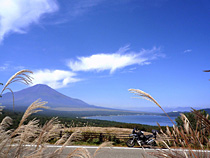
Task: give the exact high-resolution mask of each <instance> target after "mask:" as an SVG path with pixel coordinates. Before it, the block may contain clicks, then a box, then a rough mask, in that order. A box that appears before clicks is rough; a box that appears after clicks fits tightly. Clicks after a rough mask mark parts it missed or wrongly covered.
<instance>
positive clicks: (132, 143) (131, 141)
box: [126, 139, 135, 147]
mask: <svg viewBox="0 0 210 158" xmlns="http://www.w3.org/2000/svg"><path fill="white" fill-rule="evenodd" d="M126 144H127V146H128V147H133V146H134V145H135V141H134V140H133V139H128V141H127V142H126Z"/></svg>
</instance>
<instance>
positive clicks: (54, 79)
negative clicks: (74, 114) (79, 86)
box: [32, 69, 81, 89]
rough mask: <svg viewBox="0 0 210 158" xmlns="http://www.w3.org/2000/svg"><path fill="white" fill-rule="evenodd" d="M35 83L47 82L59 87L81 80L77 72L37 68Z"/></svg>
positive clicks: (34, 76) (56, 87)
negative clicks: (77, 76)
mask: <svg viewBox="0 0 210 158" xmlns="http://www.w3.org/2000/svg"><path fill="white" fill-rule="evenodd" d="M32 77H33V84H34V85H35V84H47V85H48V86H50V87H52V88H55V89H58V88H63V87H66V86H68V85H69V84H70V83H74V82H78V81H81V79H79V78H76V74H75V73H73V72H70V71H65V70H49V69H44V70H36V71H34V73H33V75H32Z"/></svg>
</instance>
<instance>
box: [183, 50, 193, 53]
mask: <svg viewBox="0 0 210 158" xmlns="http://www.w3.org/2000/svg"><path fill="white" fill-rule="evenodd" d="M189 52H192V49H187V50H185V51H184V53H189Z"/></svg>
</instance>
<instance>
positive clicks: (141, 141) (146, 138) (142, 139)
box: [126, 128, 157, 147]
mask: <svg viewBox="0 0 210 158" xmlns="http://www.w3.org/2000/svg"><path fill="white" fill-rule="evenodd" d="M156 136H157V130H152V134H150V135H144V132H143V131H140V130H138V131H137V129H136V128H134V129H133V131H132V134H130V135H129V137H131V138H130V139H128V141H127V142H126V144H127V146H128V147H133V146H134V145H135V143H136V142H137V143H138V145H140V146H143V145H150V146H155V145H156V142H155V139H156Z"/></svg>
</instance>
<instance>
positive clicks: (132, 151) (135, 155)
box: [27, 145, 210, 158]
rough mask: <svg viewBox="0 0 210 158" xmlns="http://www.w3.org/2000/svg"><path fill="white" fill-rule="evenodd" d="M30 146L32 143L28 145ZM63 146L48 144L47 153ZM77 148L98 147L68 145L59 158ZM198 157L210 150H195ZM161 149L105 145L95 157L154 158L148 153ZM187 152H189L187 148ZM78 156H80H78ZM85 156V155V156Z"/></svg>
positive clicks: (206, 154)
mask: <svg viewBox="0 0 210 158" xmlns="http://www.w3.org/2000/svg"><path fill="white" fill-rule="evenodd" d="M27 146H30V145H27ZM58 148H61V146H55V145H47V151H45V152H46V153H53V152H54V151H55V150H56V149H58ZM77 148H84V149H87V150H88V151H89V152H90V155H91V156H93V155H94V152H95V151H96V150H97V149H98V147H97V146H66V147H65V148H64V150H63V152H62V153H61V155H60V157H59V158H66V156H67V155H68V154H69V153H71V152H73V151H74V150H75V149H77ZM162 151H164V152H170V151H169V150H168V149H162ZM173 151H175V152H177V153H179V154H182V155H183V156H184V152H183V150H181V149H177V150H175V149H174V150H173ZM193 151H194V152H195V153H196V155H197V157H205V158H207V157H210V151H204V152H201V151H199V150H193ZM158 152H159V150H157V149H142V148H128V147H103V148H101V149H100V150H99V151H98V152H97V155H96V156H95V157H94V158H141V157H146V158H153V157H154V156H151V155H148V154H147V153H150V154H151V153H153V154H154V155H157V154H158ZM186 154H188V152H187V150H186ZM77 158H78V157H77ZM84 158H85V157H84Z"/></svg>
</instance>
